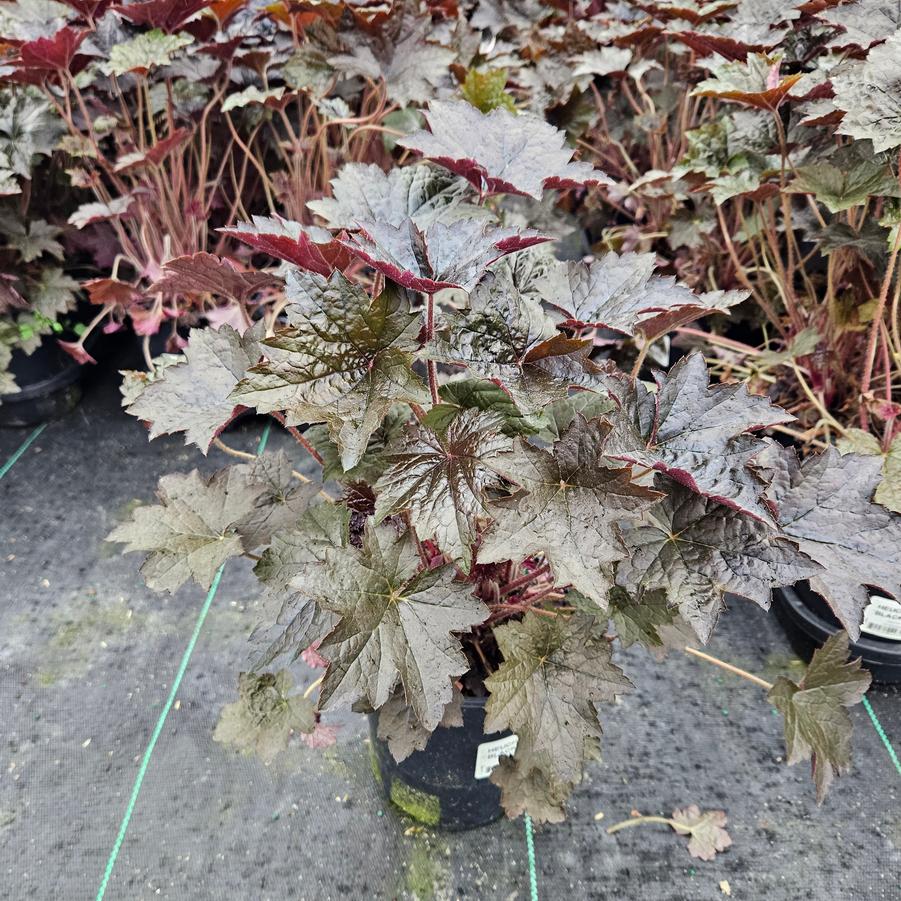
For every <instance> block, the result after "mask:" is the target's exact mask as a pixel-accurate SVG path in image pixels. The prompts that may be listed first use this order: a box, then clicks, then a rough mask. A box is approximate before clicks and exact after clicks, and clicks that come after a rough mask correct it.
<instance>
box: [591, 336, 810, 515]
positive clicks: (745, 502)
mask: <svg viewBox="0 0 901 901" xmlns="http://www.w3.org/2000/svg"><path fill="white" fill-rule="evenodd" d="M655 380H656V382H657V391H656V392H654V393H652V392H651V391H649V390H648V389H647V388H646V387H645V385H644V384H643V383H642V382H640V381H638V380H637V379H625V378H623V377H620V376H618V375H616V374H614V375H613V377H612V378H611V379H609V380H608V382H607V383H608V385H609V386H610V390H611V394H612V395H613V396H614V398H616V399H618V400H619V402H620V405H621V407H620V411H619V413H618V415H611V416H610V417H609V418H610V419H611V421H612V422H613V424H614V432H613V435H612V436H611V440H610V445H609V447H608V450H607V453H608V454H609V455H610V456H611V457H615V458H616V459H619V460H625V461H627V462H629V463H634V464H635V465H637V466H642V467H649V468H653V469H656V470H658V471H660V472H665V473H666V474H667V475H668V476H670V478H672V479H675V481H677V482H679V483H680V484H682V485H685V486H686V487H688V488H690V489H691V490H692V491H696V492H697V493H698V494H702V495H704V496H705V497H708V498H712V499H713V500H716V501H719V502H720V503H721V504H724V505H726V506H727V507H731V508H733V509H735V510H740V511H744V512H745V513H750V514H751V515H752V516H755V517H757V518H758V519H762V520H770V516H769V513H768V511H767V510H766V509H765V508H764V507H763V505H762V504H761V502H760V495H761V493H762V491H763V489H764V487H765V485H764V483H763V482H762V480H761V479H760V478H759V477H758V476H757V474H756V473H755V472H754V471H752V469H750V468H749V465H748V464H749V463H751V462H752V461H753V460H754V458H755V457H756V456H757V455H759V454H760V453H761V452H762V451H763V450H764V448H765V447H766V443H765V442H764V441H762V440H761V439H759V438H756V437H754V436H753V435H752V434H748V433H750V432H754V431H757V430H759V429H762V428H765V427H767V426H771V425H777V424H778V423H782V422H790V421H791V420H792V419H793V417H792V416H790V415H789V414H788V413H786V412H785V411H784V410H782V409H780V408H779V407H776V406H774V405H773V404H771V403H770V401H769V399H768V398H766V397H762V396H758V395H754V394H751V393H749V391H748V387H747V385H746V384H744V383H741V384H734V385H720V384H714V385H710V383H709V376H708V373H707V365H706V363H705V362H704V357H703V356H702V355H701V354H700V353H692V354H689V355H688V356H687V357H683V358H682V359H681V360H679V362H678V363H676V365H675V366H673V367H672V369H670V371H669V373H667V374H663V373H655Z"/></svg>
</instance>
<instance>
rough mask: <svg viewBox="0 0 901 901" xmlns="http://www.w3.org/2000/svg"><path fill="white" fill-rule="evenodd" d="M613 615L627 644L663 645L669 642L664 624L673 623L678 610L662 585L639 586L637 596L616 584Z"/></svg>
mask: <svg viewBox="0 0 901 901" xmlns="http://www.w3.org/2000/svg"><path fill="white" fill-rule="evenodd" d="M570 594H571V593H570ZM567 597H569V596H567ZM610 618H611V619H612V620H613V625H614V627H615V629H616V635H617V638H619V641H620V644H621V645H622V646H623V647H624V648H628V647H631V646H632V645H633V644H640V645H641V646H642V647H645V648H662V647H663V646H664V645H665V644H666V641H665V638H664V634H665V633H664V627H665V626H672V625H673V623H674V622H675V621H676V613H675V611H674V610H673V608H672V607H671V606H670V603H669V600H668V599H667V596H666V592H665V591H663V590H661V589H657V590H655V591H644V590H639V592H637V593H636V594H635V595H634V596H633V595H631V594H629V592H627V591H625V590H624V589H623V588H620V587H616V588H614V589H613V590H612V591H611V592H610ZM662 633H663V634H662Z"/></svg>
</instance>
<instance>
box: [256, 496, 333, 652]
mask: <svg viewBox="0 0 901 901" xmlns="http://www.w3.org/2000/svg"><path fill="white" fill-rule="evenodd" d="M349 529H350V511H349V510H348V509H347V508H346V507H343V506H341V505H338V504H319V505H317V506H314V507H311V508H310V509H308V510H307V511H306V512H305V513H304V514H303V515H302V516H301V517H300V518H299V519H298V521H297V523H296V525H295V526H294V528H292V529H284V530H282V531H279V532H276V533H275V534H274V535H273V536H272V543H271V545H270V546H269V547H268V548H266V550H265V551H263V555H262V557H261V558H260V560H259V562H258V563H257V565H256V566H255V567H254V574H255V575H256V577H257V578H258V579H259V580H260V581H261V582H262V583H263V585H265V587H266V593H265V594H264V596H263V599H262V604H263V607H264V608H265V609H266V610H267V612H271V613H272V615H271V616H270V618H269V622H270V623H273V622H274V625H273V626H271V627H270V628H267V629H265V630H262V631H260V630H258V631H257V632H256V633H255V634H254V639H255V641H256V642H257V643H258V644H260V643H262V644H264V646H265V647H264V650H263V651H262V652H261V653H260V654H259V655H257V657H256V661H255V666H254V668H255V669H260V668H262V667H266V666H269V664H271V663H272V662H273V661H274V660H276V659H277V658H278V657H280V656H281V655H282V654H289V653H290V654H291V660H292V661H294V660H296V659H297V658H298V657H299V656H300V655H301V654H302V653H303V652H304V651H305V650H306V649H307V648H308V647H310V645H312V644H313V643H315V642H317V641H320V640H321V639H323V638H325V636H326V634H328V632H329V630H330V629H331V628H332V626H333V625H334V624H335V618H334V617H333V616H332V614H331V613H329V612H328V611H327V610H324V609H322V608H321V607H320V606H319V605H318V604H317V603H316V601H315V600H314V597H313V596H314V595H315V594H316V586H317V585H318V584H319V582H318V579H319V576H320V573H321V570H322V567H323V565H324V563H325V559H326V551H328V550H330V549H331V550H333V549H340V548H346V547H347V545H348V543H349V540H350V535H349Z"/></svg>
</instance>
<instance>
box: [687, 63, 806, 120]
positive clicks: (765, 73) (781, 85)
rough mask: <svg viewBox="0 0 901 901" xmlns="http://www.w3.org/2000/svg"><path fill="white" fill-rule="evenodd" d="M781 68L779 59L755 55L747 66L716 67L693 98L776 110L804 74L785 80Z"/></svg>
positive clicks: (733, 64) (741, 64)
mask: <svg viewBox="0 0 901 901" xmlns="http://www.w3.org/2000/svg"><path fill="white" fill-rule="evenodd" d="M779 67H780V58H779V57H768V56H765V55H764V54H762V53H752V54H749V55H748V58H747V61H746V62H743V63H742V62H725V63H722V65H717V66H714V67H713V68H712V69H711V74H712V77H711V78H708V79H706V80H705V81H702V82H701V83H700V84H699V85H698V86H697V87H696V88H695V89H694V90H693V91H692V95H693V96H696V97H721V98H723V99H724V100H735V101H736V102H738V103H744V104H746V105H747V106H753V107H755V108H757V109H763V110H775V109H778V108H779V106H780V105H781V103H782V101H783V100H785V98H786V97H787V96H788V94H789V92H790V91H791V89H792V87H793V86H794V84H795V82H797V81H798V80H799V79H800V78H801V73H796V74H794V75H785V76H782V75H781V74H780V72H779Z"/></svg>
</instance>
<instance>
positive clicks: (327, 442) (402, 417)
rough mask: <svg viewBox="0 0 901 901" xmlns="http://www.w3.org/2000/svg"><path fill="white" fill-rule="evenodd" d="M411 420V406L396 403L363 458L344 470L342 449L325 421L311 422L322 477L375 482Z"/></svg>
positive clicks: (311, 437)
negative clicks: (320, 422)
mask: <svg viewBox="0 0 901 901" xmlns="http://www.w3.org/2000/svg"><path fill="white" fill-rule="evenodd" d="M409 422H410V408H409V407H408V406H407V405H406V404H395V405H394V406H393V407H391V408H390V409H389V410H388V412H387V413H386V414H385V418H384V419H383V420H382V422H381V424H380V425H379V427H378V428H377V429H376V430H375V431H374V432H373V433H372V435H370V437H369V441H368V442H367V443H366V450H365V451H364V452H363V456H362V457H361V458H360V462H359V463H357V464H356V465H355V466H352V467H351V468H350V469H348V470H345V469H344V467H342V465H341V452H340V451H339V450H338V448H337V446H336V445H335V443H334V441H332V439H331V438H330V437H329V433H328V428H327V427H326V426H323V425H314V426H310V428H308V429H307V431H306V433H305V436H306V438H307V440H308V441H309V442H310V444H312V445H313V447H315V448H316V450H317V451H318V452H319V455H320V456H321V457H322V480H323V481H324V482H325V481H328V480H329V479H335V480H336V481H338V482H342V483H344V484H345V485H351V484H353V483H355V482H363V483H365V484H366V485H374V484H375V483H376V482H377V481H378V479H379V477H380V476H381V475H382V473H383V472H384V471H385V470H386V469H387V468H388V465H389V464H388V454H389V451H390V450H393V449H394V447H395V445H396V444H397V442H398V441H399V440H400V439H401V438H402V437H403V434H404V431H405V429H406V427H407V425H408V424H409Z"/></svg>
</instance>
